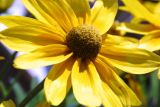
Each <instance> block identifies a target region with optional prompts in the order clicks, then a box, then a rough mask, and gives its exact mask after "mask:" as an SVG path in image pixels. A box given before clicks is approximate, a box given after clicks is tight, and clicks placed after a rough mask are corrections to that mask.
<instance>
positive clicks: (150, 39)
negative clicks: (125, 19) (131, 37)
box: [117, 0, 160, 51]
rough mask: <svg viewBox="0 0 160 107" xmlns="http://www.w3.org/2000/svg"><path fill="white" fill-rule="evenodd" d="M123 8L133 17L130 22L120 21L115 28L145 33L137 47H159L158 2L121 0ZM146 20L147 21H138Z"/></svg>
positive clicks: (159, 6) (152, 49)
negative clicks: (145, 22)
mask: <svg viewBox="0 0 160 107" xmlns="http://www.w3.org/2000/svg"><path fill="white" fill-rule="evenodd" d="M122 1H123V3H124V4H125V6H124V7H122V9H123V10H126V11H128V12H130V13H131V14H132V15H133V16H134V17H133V19H132V21H131V23H122V24H121V25H120V26H119V27H117V29H119V30H123V31H127V32H132V33H138V34H142V35H145V36H144V37H142V39H141V40H140V43H139V48H143V49H147V50H150V51H156V50H159V49H160V43H159V41H160V36H159V34H160V18H159V17H160V11H159V10H160V2H158V3H152V2H150V1H145V2H142V3H143V4H142V3H141V2H140V1H139V0H133V1H131V0H122ZM142 21H147V22H149V23H147V24H144V23H140V22H142Z"/></svg>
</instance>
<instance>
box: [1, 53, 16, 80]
mask: <svg viewBox="0 0 160 107" xmlns="http://www.w3.org/2000/svg"><path fill="white" fill-rule="evenodd" d="M16 55H17V52H14V53H13V54H12V55H11V57H10V59H9V61H7V62H6V64H5V65H4V67H3V68H2V71H1V75H0V80H3V78H4V76H5V75H6V74H7V72H8V71H9V70H10V69H11V67H12V65H13V60H14V59H15V57H16Z"/></svg>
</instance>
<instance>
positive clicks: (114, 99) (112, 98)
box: [103, 82, 123, 107]
mask: <svg viewBox="0 0 160 107" xmlns="http://www.w3.org/2000/svg"><path fill="white" fill-rule="evenodd" d="M103 88H104V94H105V96H106V98H107V99H106V100H108V102H109V103H110V105H111V107H123V105H122V103H121V101H120V99H119V96H117V95H116V94H115V93H114V92H113V90H112V89H111V88H110V87H109V86H108V85H107V84H106V83H105V82H103ZM103 105H104V106H105V107H109V106H108V103H106V101H105V102H103Z"/></svg>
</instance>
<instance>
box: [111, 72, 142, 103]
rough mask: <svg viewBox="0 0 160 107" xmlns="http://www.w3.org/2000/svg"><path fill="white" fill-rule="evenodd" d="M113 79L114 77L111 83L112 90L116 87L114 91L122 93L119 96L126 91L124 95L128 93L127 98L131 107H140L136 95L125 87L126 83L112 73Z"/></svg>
mask: <svg viewBox="0 0 160 107" xmlns="http://www.w3.org/2000/svg"><path fill="white" fill-rule="evenodd" d="M113 77H114V80H113V81H112V82H111V84H112V86H113V87H112V88H113V89H116V87H118V88H117V89H116V90H117V92H118V90H121V92H122V93H121V94H124V93H125V91H126V93H128V96H127V98H128V99H130V104H131V105H132V106H140V105H141V104H142V103H141V101H140V100H139V99H138V97H137V96H136V94H135V93H134V92H133V91H132V90H131V89H130V88H129V87H128V86H127V85H126V83H125V82H124V81H123V80H122V79H121V78H120V77H119V76H118V75H117V74H116V73H115V72H113ZM118 84H119V85H118ZM123 88H124V89H123ZM123 90H124V91H123ZM118 93H119V92H118ZM118 93H117V94H118Z"/></svg>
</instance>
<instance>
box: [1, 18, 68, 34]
mask: <svg viewBox="0 0 160 107" xmlns="http://www.w3.org/2000/svg"><path fill="white" fill-rule="evenodd" d="M0 23H3V24H4V25H6V26H7V27H15V26H33V25H34V26H37V27H39V26H41V27H47V28H49V29H51V31H54V32H57V33H58V34H61V35H66V33H64V31H62V30H61V29H59V28H58V27H57V26H48V25H47V24H45V23H43V22H40V21H38V20H36V19H33V18H29V17H23V16H1V17H0Z"/></svg>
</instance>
